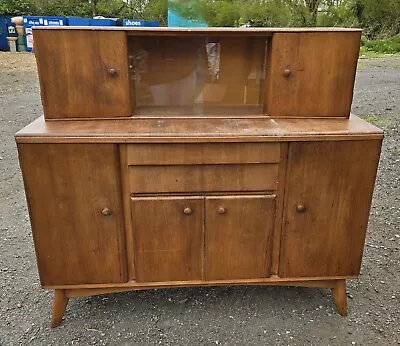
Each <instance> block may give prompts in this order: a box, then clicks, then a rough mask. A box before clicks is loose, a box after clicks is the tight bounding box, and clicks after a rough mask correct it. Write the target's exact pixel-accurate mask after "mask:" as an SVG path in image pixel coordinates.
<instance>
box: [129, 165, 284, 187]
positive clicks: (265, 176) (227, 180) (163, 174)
mask: <svg viewBox="0 0 400 346" xmlns="http://www.w3.org/2000/svg"><path fill="white" fill-rule="evenodd" d="M129 181H130V192H131V193H157V192H202V191H204V192H207V191H216V192H218V191H267V190H276V188H277V184H278V164H246V165H243V164H240V165H232V164H225V165H175V166H130V167H129Z"/></svg>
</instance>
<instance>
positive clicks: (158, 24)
mask: <svg viewBox="0 0 400 346" xmlns="http://www.w3.org/2000/svg"><path fill="white" fill-rule="evenodd" d="M144 26H150V27H157V26H160V23H159V22H156V21H155V20H148V21H146V22H145V23H144Z"/></svg>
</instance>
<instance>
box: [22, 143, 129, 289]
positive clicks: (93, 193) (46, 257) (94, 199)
mask: <svg viewBox="0 0 400 346" xmlns="http://www.w3.org/2000/svg"><path fill="white" fill-rule="evenodd" d="M18 151H19V158H20V165H21V169H22V174H23V178H24V184H25V191H26V197H27V202H28V208H29V214H30V218H31V224H32V234H33V239H34V243H35V248H36V255H37V261H38V268H39V274H40V280H41V283H42V285H47V286H51V285H67V284H70V285H76V284H97V283H119V282H124V281H126V273H125V257H124V248H125V246H124V236H123V209H122V203H121V202H122V201H121V181H120V170H119V152H118V146H117V145H113V144H19V145H18ZM104 208H108V209H109V210H110V211H111V215H108V216H105V215H103V214H102V210H103V209H104Z"/></svg>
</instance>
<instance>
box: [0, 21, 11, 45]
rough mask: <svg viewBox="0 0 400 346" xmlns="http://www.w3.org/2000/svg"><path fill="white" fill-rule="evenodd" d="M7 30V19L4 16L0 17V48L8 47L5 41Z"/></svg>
mask: <svg viewBox="0 0 400 346" xmlns="http://www.w3.org/2000/svg"><path fill="white" fill-rule="evenodd" d="M7 36H8V30H7V21H6V17H4V16H1V17H0V50H6V51H7V50H9V49H10V47H9V46H8V41H7Z"/></svg>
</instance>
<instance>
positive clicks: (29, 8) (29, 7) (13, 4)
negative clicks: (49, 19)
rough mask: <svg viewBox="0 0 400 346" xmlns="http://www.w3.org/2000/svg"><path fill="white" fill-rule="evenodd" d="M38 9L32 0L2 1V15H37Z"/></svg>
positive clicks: (0, 7) (0, 0)
mask: <svg viewBox="0 0 400 346" xmlns="http://www.w3.org/2000/svg"><path fill="white" fill-rule="evenodd" d="M37 10H38V9H37V7H36V4H35V2H34V1H32V0H0V14H3V15H10V16H19V15H24V14H25V15H33V14H36V13H37Z"/></svg>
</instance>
